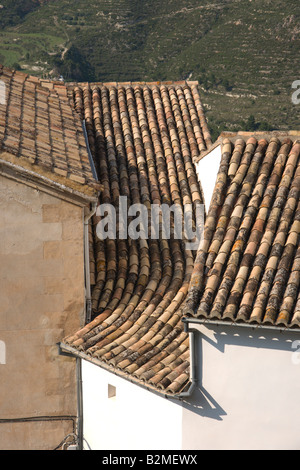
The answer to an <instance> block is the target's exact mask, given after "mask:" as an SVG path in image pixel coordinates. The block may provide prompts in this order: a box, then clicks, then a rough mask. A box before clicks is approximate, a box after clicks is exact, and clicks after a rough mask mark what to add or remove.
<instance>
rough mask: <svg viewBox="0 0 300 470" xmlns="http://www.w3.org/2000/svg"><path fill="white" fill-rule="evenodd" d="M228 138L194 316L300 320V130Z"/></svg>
mask: <svg viewBox="0 0 300 470" xmlns="http://www.w3.org/2000/svg"><path fill="white" fill-rule="evenodd" d="M296 134H297V133H296V132H291V133H286V136H284V135H282V134H280V133H278V134H277V135H276V133H274V134H273V135H270V136H267V137H263V136H262V135H256V136H253V137H249V136H244V137H243V136H242V135H238V136H237V137H236V138H235V139H230V138H224V140H223V145H222V161H221V166H220V171H219V174H218V177H217V182H216V186H215V190H214V195H213V199H212V203H211V206H210V209H209V213H208V217H207V220H206V226H205V234H204V242H203V244H202V245H201V247H200V248H199V251H198V254H197V257H196V261H195V266H194V271H193V275H192V279H191V285H190V288H189V293H188V296H187V300H186V305H185V309H184V313H185V314H186V315H189V316H192V317H197V318H203V319H210V320H225V321H228V322H243V323H249V324H253V325H272V326H275V327H276V326H277V327H284V328H285V327H286V328H299V327H300V311H299V308H300V301H299V299H300V297H299V296H300V294H299V284H300V273H299V268H300V265H299V256H300V252H299V237H300V205H299V192H300V159H299V155H300V139H299V136H300V133H298V137H297V135H296Z"/></svg>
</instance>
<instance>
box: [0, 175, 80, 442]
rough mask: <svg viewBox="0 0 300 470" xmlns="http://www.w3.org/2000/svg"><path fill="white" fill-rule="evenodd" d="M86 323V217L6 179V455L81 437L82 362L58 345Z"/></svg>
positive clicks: (1, 436) (0, 275) (0, 380)
mask: <svg viewBox="0 0 300 470" xmlns="http://www.w3.org/2000/svg"><path fill="white" fill-rule="evenodd" d="M83 315H84V241H83V209H82V208H80V207H78V206H75V205H73V204H71V203H69V202H65V201H62V200H60V199H57V198H55V197H53V196H51V195H48V194H46V193H43V192H41V191H38V190H36V189H33V188H31V187H29V186H27V185H25V184H22V183H18V182H15V181H14V180H11V179H8V178H6V177H4V176H0V342H1V345H2V349H1V350H2V354H1V355H2V361H1V358H0V420H4V419H5V420H8V421H7V422H1V421H0V449H2V450H3V449H19V450H21V449H34V450H39V449H45V450H46V449H54V448H55V447H56V446H57V445H58V444H59V443H60V442H61V440H63V438H64V437H65V436H66V435H67V434H68V433H70V432H72V431H73V419H67V418H68V417H75V416H76V412H77V407H76V370H75V360H74V359H70V358H67V357H64V356H60V355H59V354H58V348H57V343H58V342H59V341H60V340H61V339H62V338H63V337H64V336H66V335H68V334H70V333H73V332H74V331H75V330H76V329H77V328H78V327H79V326H80V323H81V321H82V318H83ZM3 349H5V357H4V352H3ZM1 362H2V363H1ZM3 362H5V363H4V364H3ZM40 417H42V419H40ZM64 417H66V419H65V418H64ZM23 418H24V421H20V419H23ZM31 418H35V419H38V420H37V421H32V419H31ZM14 420H17V422H14Z"/></svg>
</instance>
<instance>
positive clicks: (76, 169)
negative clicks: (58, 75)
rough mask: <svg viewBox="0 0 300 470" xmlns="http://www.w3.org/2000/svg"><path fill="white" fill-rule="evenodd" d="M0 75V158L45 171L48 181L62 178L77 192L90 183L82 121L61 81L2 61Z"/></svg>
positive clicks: (90, 173) (92, 180)
mask: <svg viewBox="0 0 300 470" xmlns="http://www.w3.org/2000/svg"><path fill="white" fill-rule="evenodd" d="M0 80H1V90H2V92H3V91H4V93H5V96H4V98H5V99H2V100H1V104H0V152H1V154H2V158H6V159H7V158H9V157H8V156H9V155H11V156H14V157H16V158H15V160H13V161H14V163H16V164H18V165H20V166H26V167H27V168H30V169H31V170H33V171H36V172H38V173H41V172H42V171H44V172H46V174H47V176H48V177H49V178H50V179H52V180H53V181H56V182H57V181H59V182H62V181H63V182H64V183H67V185H69V186H72V187H73V188H76V189H79V191H83V188H85V189H86V190H88V187H90V188H94V186H95V178H94V177H93V174H92V170H91V164H90V162H89V157H88V151H87V146H86V142H85V137H84V132H83V128H82V122H81V120H80V118H79V116H78V115H77V113H76V112H75V110H74V109H73V108H72V106H71V104H70V102H69V99H68V97H67V89H66V87H65V86H64V84H62V83H54V82H49V81H47V80H40V79H38V78H36V77H32V76H29V75H27V74H25V73H23V72H19V71H15V70H11V69H9V68H7V67H3V66H0ZM3 84H4V85H3ZM4 87H5V90H4ZM2 98H3V97H2ZM4 155H6V157H4ZM96 187H97V185H96ZM90 192H92V193H93V192H95V191H94V190H93V191H90Z"/></svg>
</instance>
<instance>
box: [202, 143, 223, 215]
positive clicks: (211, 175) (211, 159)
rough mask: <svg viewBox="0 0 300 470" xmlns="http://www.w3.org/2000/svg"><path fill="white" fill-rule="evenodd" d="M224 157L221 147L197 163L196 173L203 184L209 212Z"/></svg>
mask: <svg viewBox="0 0 300 470" xmlns="http://www.w3.org/2000/svg"><path fill="white" fill-rule="evenodd" d="M221 157H222V150H221V145H218V146H217V147H216V148H215V149H213V150H212V151H211V152H209V153H208V154H207V155H206V156H205V157H204V158H202V160H200V161H199V162H198V163H196V172H197V176H198V179H199V181H200V182H201V186H202V190H203V195H204V200H205V208H206V211H208V208H209V205H210V201H211V197H212V194H213V190H214V187H215V183H216V179H217V175H218V171H219V167H220V162H221Z"/></svg>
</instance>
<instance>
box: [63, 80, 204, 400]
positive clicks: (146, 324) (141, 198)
mask: <svg viewBox="0 0 300 470" xmlns="http://www.w3.org/2000/svg"><path fill="white" fill-rule="evenodd" d="M68 95H69V97H70V100H74V106H75V109H76V110H77V111H78V113H79V114H80V115H81V117H82V119H84V120H85V123H86V128H87V132H88V136H89V142H90V148H91V151H92V154H93V155H94V156H95V162H96V166H97V170H98V172H99V179H100V182H101V183H102V184H103V186H104V190H103V192H102V193H101V196H100V201H99V202H100V203H101V202H103V203H105V202H106V203H111V204H114V205H115V206H116V207H117V206H118V202H119V196H127V197H128V201H129V204H130V205H131V204H134V203H143V204H145V205H146V206H147V208H148V209H149V210H150V205H151V204H161V203H164V204H168V205H169V206H170V205H172V204H175V203H177V204H179V205H180V207H181V208H182V209H183V207H184V205H186V204H189V203H190V204H192V205H193V207H196V204H197V203H200V204H201V203H202V194H201V189H200V187H199V183H198V180H197V176H196V172H195V167H194V164H193V161H194V160H196V159H197V158H199V155H200V154H201V153H202V152H203V151H205V150H207V148H209V146H210V145H211V138H210V134H209V131H208V127H207V124H206V120H205V116H204V112H203V108H202V105H201V100H200V97H199V93H198V89H197V86H196V84H188V83H185V82H181V83H169V84H166V83H159V84H140V83H135V84H132V83H127V84H116V83H114V84H73V85H70V86H69V87H68ZM98 220H99V219H98V218H97V217H95V218H94V220H93V228H92V229H91V231H90V237H91V240H92V243H93V245H92V246H93V247H94V250H91V255H92V256H93V254H94V259H92V263H91V278H92V279H93V281H94V286H93V299H92V301H93V319H92V321H91V322H90V323H89V324H87V325H85V326H84V327H83V328H82V329H81V330H80V331H78V332H77V333H76V334H74V335H73V336H72V337H69V338H67V339H66V340H65V341H66V342H67V343H68V344H70V345H72V346H73V347H75V348H77V349H79V350H81V351H83V352H84V353H85V354H88V355H90V356H91V357H93V358H97V359H99V360H100V361H101V362H102V363H103V364H105V365H107V366H109V367H111V368H112V369H113V370H115V371H119V372H122V373H125V374H129V375H130V376H131V377H132V378H135V379H136V380H138V381H142V382H146V383H147V384H148V385H150V386H153V387H156V388H159V389H161V390H164V391H166V392H167V393H175V392H178V391H179V390H181V389H182V388H183V387H184V386H185V385H186V383H187V382H188V379H189V341H188V335H187V334H186V333H184V331H183V325H182V322H181V306H182V305H183V301H184V299H185V297H186V295H187V291H188V285H189V281H190V276H191V273H192V269H193V263H194V256H195V253H193V252H191V251H187V250H186V249H185V247H184V246H183V244H182V242H181V240H176V239H174V237H172V238H171V240H165V239H163V238H162V237H160V238H159V239H157V240H156V239H148V240H134V239H132V238H128V239H126V240H119V239H117V240H109V239H107V240H105V241H101V240H99V239H97V236H96V235H95V229H96V224H97V222H98Z"/></svg>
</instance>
